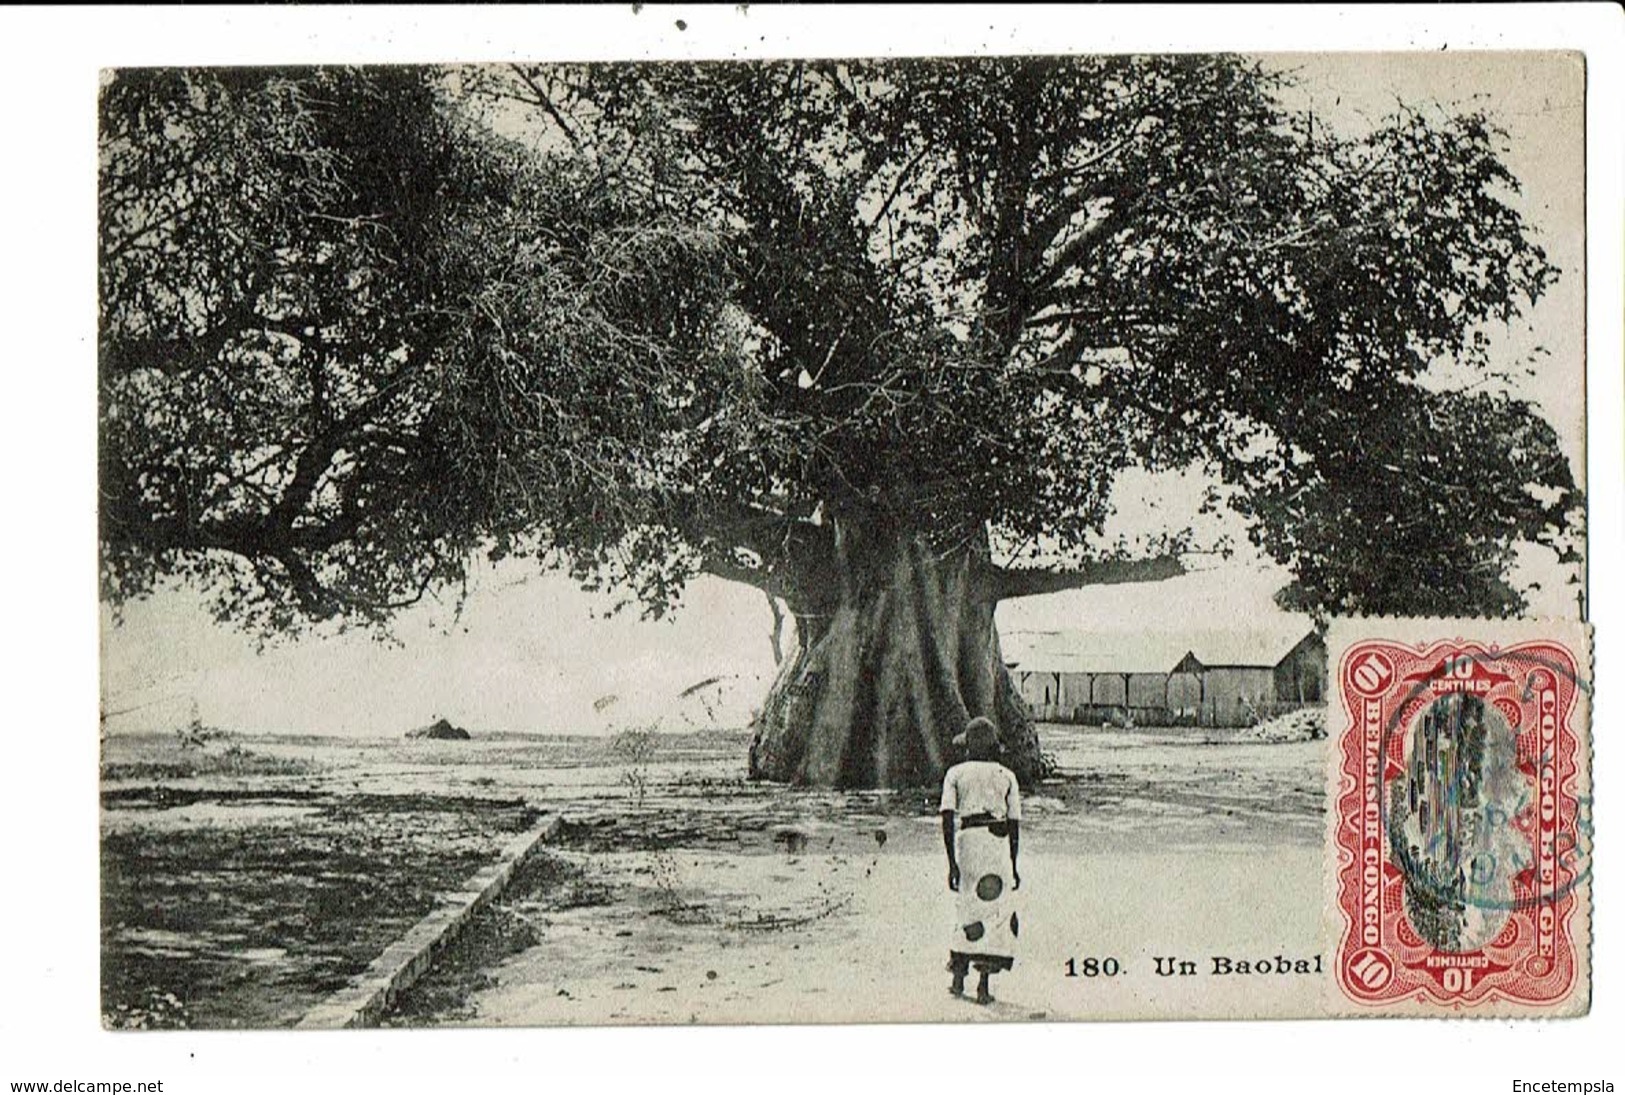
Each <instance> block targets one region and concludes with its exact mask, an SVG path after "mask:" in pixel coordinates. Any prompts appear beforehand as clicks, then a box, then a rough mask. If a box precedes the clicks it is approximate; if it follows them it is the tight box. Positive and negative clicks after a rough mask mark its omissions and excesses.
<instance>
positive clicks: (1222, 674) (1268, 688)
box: [1202, 666, 1276, 727]
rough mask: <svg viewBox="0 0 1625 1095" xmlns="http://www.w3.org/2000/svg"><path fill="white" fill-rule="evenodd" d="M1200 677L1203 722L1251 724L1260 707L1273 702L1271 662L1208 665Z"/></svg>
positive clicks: (1271, 706) (1269, 708) (1264, 708)
mask: <svg viewBox="0 0 1625 1095" xmlns="http://www.w3.org/2000/svg"><path fill="white" fill-rule="evenodd" d="M1203 681H1204V684H1205V686H1206V695H1205V697H1204V698H1203V700H1202V724H1203V725H1204V726H1232V727H1234V726H1250V725H1252V724H1253V723H1254V722H1255V721H1257V715H1258V713H1259V712H1260V711H1265V712H1273V709H1274V707H1275V706H1276V698H1275V668H1274V667H1273V666H1259V667H1254V666H1237V667H1229V666H1217V667H1209V668H1208V670H1207V672H1206V673H1205V674H1203Z"/></svg>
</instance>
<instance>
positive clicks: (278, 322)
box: [100, 69, 721, 631]
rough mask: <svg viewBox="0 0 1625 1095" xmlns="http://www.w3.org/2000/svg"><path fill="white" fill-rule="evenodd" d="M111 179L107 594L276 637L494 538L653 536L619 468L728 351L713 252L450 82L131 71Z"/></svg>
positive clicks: (381, 609)
mask: <svg viewBox="0 0 1625 1095" xmlns="http://www.w3.org/2000/svg"><path fill="white" fill-rule="evenodd" d="M101 160H102V172H101V198H100V218H101V225H100V229H101V231H100V249H101V256H100V257H101V263H100V276H101V331H100V368H101V439H100V440H101V444H100V477H101V484H100V486H101V523H102V541H103V582H104V590H105V592H106V595H107V596H108V598H109V599H110V600H112V601H114V602H117V601H120V600H122V599H124V598H126V597H128V596H131V595H134V594H138V593H141V592H144V591H146V590H147V589H149V588H150V587H151V586H152V584H153V583H154V581H156V580H157V579H158V578H159V577H160V576H163V575H179V576H181V577H183V578H186V579H189V580H192V581H195V582H198V583H200V584H204V585H207V586H209V587H211V588H213V589H214V590H215V591H216V593H217V594H218V603H217V608H218V611H219V612H220V614H221V615H222V616H224V617H230V618H233V619H236V620H238V621H242V622H247V623H249V624H250V625H252V626H256V627H260V628H263V629H266V630H273V631H274V630H286V629H288V628H291V627H294V626H297V625H298V624H299V623H301V622H304V621H308V620H321V619H328V618H333V617H343V618H347V619H348V618H359V619H363V620H370V621H382V620H384V619H386V618H387V617H388V616H389V614H390V613H392V612H393V611H395V610H397V609H399V608H401V607H403V606H405V605H406V604H409V603H411V602H413V601H415V600H416V599H418V598H420V597H421V596H422V595H423V593H424V592H425V591H426V590H427V589H429V588H431V587H432V586H434V585H436V584H440V583H447V582H455V581H457V580H458V579H459V578H461V576H462V574H463V573H464V566H465V565H466V561H467V559H468V556H469V553H470V552H471V551H474V550H476V549H486V550H493V549H494V550H504V549H506V548H508V547H511V546H512V544H514V543H515V542H517V541H519V540H524V541H525V542H526V543H529V544H531V545H533V546H534V545H541V549H543V550H545V545H547V544H549V543H551V542H552V539H553V538H566V539H568V540H569V541H570V543H571V545H572V547H574V548H576V549H577V551H578V552H580V553H581V554H582V555H584V556H590V555H591V554H592V553H593V552H594V551H595V550H597V549H599V548H602V547H604V546H606V545H608V546H610V547H614V546H617V541H618V539H619V534H620V533H621V532H622V531H624V530H625V529H626V528H628V527H631V526H632V525H633V524H641V523H642V521H641V515H639V514H636V513H624V512H623V513H620V514H619V520H620V522H621V524H620V527H619V528H617V527H616V525H615V523H614V522H612V521H608V520H604V519H603V517H604V515H605V514H606V513H609V512H612V511H615V510H616V508H617V507H619V506H622V505H623V502H624V498H625V497H626V496H627V494H628V492H627V491H626V490H625V488H624V484H623V483H620V482H614V481H609V480H606V479H604V478H602V471H603V469H604V468H605V467H616V468H618V469H619V470H620V472H621V473H622V474H626V475H632V476H636V475H637V474H639V467H640V463H639V462H640V460H641V461H643V462H644V463H647V462H648V461H649V460H651V459H652V458H653V454H652V453H651V452H650V450H649V441H648V439H647V438H646V437H645V436H644V434H643V432H642V427H643V426H644V424H645V422H646V421H647V418H648V415H647V414H642V413H640V410H641V409H642V408H643V407H645V406H648V405H651V404H653V403H654V402H655V401H656V400H657V399H658V398H660V396H661V394H662V393H665V392H670V391H672V390H674V389H681V388H682V387H684V386H685V385H686V383H687V382H688V381H687V380H686V379H685V378H684V377H683V376H682V375H681V372H682V370H685V369H689V368H693V367H695V365H696V363H697V362H699V361H700V359H701V356H702V355H700V354H696V353H691V352H688V351H689V349H690V347H691V346H697V345H700V344H701V343H707V344H708V343H710V342H713V341H715V340H714V339H712V338H711V337H710V336H709V334H707V327H708V325H709V324H711V323H712V322H713V321H714V312H715V309H714V308H707V307H706V306H704V305H703V303H702V304H701V305H700V306H698V307H692V308H691V307H689V304H690V301H689V300H688V299H687V296H686V294H685V293H684V292H683V291H682V290H681V289H680V288H679V286H681V285H683V284H685V283H690V284H694V283H697V282H696V279H703V277H707V276H708V277H710V278H712V279H713V280H714V279H716V278H718V277H720V276H721V272H720V265H719V263H718V262H716V261H714V260H713V256H714V254H715V245H714V243H713V242H712V241H710V240H709V238H708V237H705V236H703V235H701V234H697V233H695V232H694V231H692V230H691V229H690V228H688V227H687V226H684V225H680V224H677V223H675V222H673V221H672V220H671V218H669V217H667V216H664V215H663V214H662V212H661V211H660V210H658V209H653V208H650V207H648V206H646V205H639V204H638V201H639V199H638V196H637V195H635V194H632V193H630V192H625V191H618V190H613V189H608V188H605V187H602V186H594V185H592V180H590V179H585V178H582V177H581V176H580V174H579V171H578V170H577V168H576V167H575V166H574V165H572V164H571V163H569V162H555V161H551V160H548V159H547V158H545V157H543V158H537V157H534V156H531V155H529V154H527V153H524V152H522V151H521V150H519V149H517V148H515V147H513V146H512V145H511V144H510V143H508V142H505V141H502V140H499V139H497V138H495V137H493V136H492V135H490V134H489V133H487V132H485V131H484V130H483V129H481V128H479V127H477V126H474V125H472V124H470V122H469V121H468V120H467V119H466V118H465V117H463V116H462V114H461V113H460V112H459V111H457V110H456V109H455V108H454V107H453V106H452V105H451V104H450V103H449V102H448V101H447V97H446V92H445V80H444V78H443V76H442V75H441V74H439V73H434V72H426V71H422V70H411V69H404V70H402V69H397V70H379V71H368V72H360V71H353V70H341V69H334V70H302V71H296V72H287V71H177V70H166V71H140V70H135V71H125V72H119V73H117V74H116V75H115V76H114V77H113V78H112V80H111V82H110V83H108V84H107V85H106V86H105V87H104V89H103V92H102V102H101ZM678 267H680V274H679V276H678V277H676V278H673V277H671V276H670V274H671V271H672V269H673V268H678ZM711 297H712V298H713V299H714V298H715V294H714V293H713V294H711ZM475 447H477V448H479V449H480V450H481V452H482V454H483V455H484V456H485V458H486V459H487V461H488V462H489V466H490V467H492V468H494V469H496V472H497V474H496V475H495V476H494V478H493V481H491V482H482V483H481V484H480V490H479V492H475V491H472V490H470V489H468V483H467V482H466V481H465V480H464V477H463V475H462V470H463V469H464V468H465V467H466V466H468V462H467V460H466V457H467V455H468V453H469V450H470V449H471V448H475ZM514 492H521V493H523V494H524V495H525V496H526V498H527V499H528V501H529V502H530V505H529V507H528V508H527V509H525V510H524V511H523V513H524V514H525V515H528V513H529V512H532V511H535V512H539V511H542V510H545V511H546V512H548V513H549V514H550V515H551V516H550V520H549V522H548V524H547V526H546V527H542V528H532V527H528V526H524V527H522V526H520V525H517V524H515V523H514V522H513V521H511V520H505V519H504V517H505V516H513V515H516V514H520V513H521V512H522V511H521V510H519V509H514V510H511V511H509V512H507V513H506V514H505V513H504V511H502V510H501V509H500V508H498V507H497V506H496V505H494V504H493V503H494V502H496V501H503V500H506V498H507V496H508V495H509V494H511V493H514Z"/></svg>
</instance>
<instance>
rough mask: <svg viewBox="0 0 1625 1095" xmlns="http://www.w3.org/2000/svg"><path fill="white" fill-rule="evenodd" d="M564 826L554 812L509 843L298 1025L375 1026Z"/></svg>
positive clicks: (304, 1027) (313, 1027) (323, 1027)
mask: <svg viewBox="0 0 1625 1095" xmlns="http://www.w3.org/2000/svg"><path fill="white" fill-rule="evenodd" d="M563 824H564V819H563V818H562V817H560V816H558V815H556V814H555V815H554V816H553V817H551V818H549V819H547V820H546V821H544V822H542V823H541V824H540V825H537V826H536V827H535V828H534V829H531V830H530V831H529V832H527V833H525V834H524V835H523V836H520V837H518V838H516V839H515V840H513V841H512V842H511V843H509V844H508V845H507V846H505V847H504V848H503V849H502V854H501V855H500V857H499V858H498V859H497V861H496V862H495V863H494V864H492V865H491V866H489V867H487V868H485V869H484V870H483V871H480V872H479V873H478V874H476V875H475V876H474V877H472V878H470V879H469V880H468V881H467V882H466V883H464V885H463V888H462V889H461V890H458V891H457V892H456V893H452V894H448V895H447V896H446V897H444V898H442V899H441V902H440V905H439V907H437V908H435V909H434V910H432V911H431V912H430V913H429V915H427V916H425V917H424V918H423V919H422V920H419V921H418V922H417V923H416V924H414V925H413V926H412V928H411V930H409V931H408V932H407V933H406V934H405V935H403V936H401V937H400V938H399V939H397V940H395V942H393V943H391V944H390V945H389V946H388V947H386V948H385V949H384V953H382V954H380V955H379V956H378V957H377V958H374V959H373V960H372V963H371V964H370V965H369V966H368V967H367V968H366V969H365V970H363V971H362V972H361V973H360V974H359V975H358V976H357V977H356V978H355V979H354V980H353V981H351V983H350V984H349V985H347V986H345V987H344V988H342V989H339V990H338V991H337V992H335V993H334V994H333V995H332V996H329V997H328V998H327V999H326V1000H323V1001H322V1002H321V1003H320V1004H317V1005H316V1006H315V1007H314V1008H312V1009H311V1010H310V1011H309V1012H307V1013H306V1014H305V1017H304V1018H303V1019H301V1020H299V1022H298V1023H297V1024H295V1027H294V1029H295V1030H337V1029H340V1028H343V1027H371V1026H376V1025H377V1024H378V1020H379V1019H381V1018H382V1017H383V1014H384V1012H385V1011H387V1010H389V1006H390V1005H391V1004H393V1003H394V1002H395V1001H396V1000H397V999H399V998H400V995H401V993H403V992H405V991H406V990H407V989H408V988H409V987H410V986H411V985H412V984H413V983H414V982H415V981H417V979H418V978H420V977H422V976H423V975H424V974H425V973H426V972H428V969H429V965H430V963H431V962H433V961H434V957H435V955H437V954H439V953H440V952H441V951H442V950H444V949H445V948H446V947H447V946H448V945H450V943H451V942H452V941H453V940H454V939H456V938H457V936H458V935H459V934H461V933H462V930H463V929H464V928H465V927H466V926H467V925H468V922H469V921H470V920H472V919H473V917H474V914H475V913H477V912H479V911H480V910H481V909H483V908H485V907H486V906H487V905H489V904H490V903H491V902H493V901H495V900H496V899H497V898H498V897H500V896H502V892H503V891H504V890H506V889H507V888H508V883H509V882H511V881H512V880H513V876H514V872H516V871H517V870H518V869H519V868H520V867H521V866H523V865H524V863H525V861H526V860H528V859H529V858H530V857H531V856H532V855H534V854H535V853H536V850H537V849H538V848H540V847H541V846H542V845H543V844H545V843H547V842H548V841H549V840H552V839H553V838H554V837H555V836H557V835H558V832H559V829H560V827H561V826H562V825H563Z"/></svg>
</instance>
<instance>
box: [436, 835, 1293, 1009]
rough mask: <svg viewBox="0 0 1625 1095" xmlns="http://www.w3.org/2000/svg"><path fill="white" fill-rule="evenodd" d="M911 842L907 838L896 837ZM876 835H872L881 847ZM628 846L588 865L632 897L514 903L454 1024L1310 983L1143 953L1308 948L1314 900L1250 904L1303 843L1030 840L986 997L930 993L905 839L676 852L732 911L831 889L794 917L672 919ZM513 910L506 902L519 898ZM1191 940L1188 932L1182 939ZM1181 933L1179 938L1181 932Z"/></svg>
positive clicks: (1105, 1004)
mask: <svg viewBox="0 0 1625 1095" xmlns="http://www.w3.org/2000/svg"><path fill="white" fill-rule="evenodd" d="M906 843H907V844H908V845H924V844H925V843H926V840H925V839H923V836H922V837H920V838H917V839H913V840H909V841H907V842H906ZM889 848H890V844H888V849H889ZM641 858H643V857H642V856H639V855H636V854H634V855H620V856H603V857H600V858H599V860H598V862H597V864H596V867H597V869H598V870H599V871H601V872H602V876H603V877H604V878H606V879H608V880H610V881H611V883H612V884H613V885H616V886H617V888H618V889H620V891H621V892H622V893H623V894H626V893H631V894H633V895H635V897H634V898H633V899H632V900H629V901H628V900H621V901H618V902H617V903H616V904H614V905H611V906H607V907H598V908H590V907H589V908H579V909H573V910H566V911H562V912H552V913H536V914H531V915H532V916H533V917H534V919H533V923H538V926H539V931H538V935H539V937H540V939H539V942H538V943H537V945H536V946H534V947H532V948H530V949H529V950H526V951H524V952H523V953H521V954H519V955H517V956H515V957H513V958H511V959H509V960H508V961H507V962H505V963H502V964H501V965H500V966H499V967H498V968H496V969H495V970H494V971H492V974H491V976H492V978H493V980H494V982H495V983H494V984H493V985H491V986H490V987H488V988H486V989H484V990H482V991H480V992H477V993H475V994H474V995H473V996H472V998H471V999H470V1001H469V1003H470V1005H471V1006H472V1009H473V1012H474V1014H473V1015H472V1016H470V1017H468V1018H465V1019H462V1020H460V1022H464V1023H468V1024H471V1025H516V1026H538V1025H552V1024H573V1023H579V1024H597V1023H638V1022H649V1023H762V1022H777V1023H788V1022H826V1021H827V1022H841V1021H845V1022H859V1021H873V1022H909V1021H926V1022H928V1021H938V1020H999V1019H1085V1018H1112V1017H1118V1018H1128V1017H1133V1016H1143V1015H1147V1014H1187V1015H1188V1014H1195V1013H1199V1012H1200V1013H1206V1014H1215V1013H1233V1014H1245V1015H1257V1016H1268V1015H1288V1014H1293V1013H1298V1014H1302V1013H1303V1012H1304V1011H1305V1010H1306V1005H1305V1000H1306V999H1312V998H1314V997H1315V995H1316V994H1317V993H1318V992H1319V990H1320V988H1321V987H1322V986H1321V983H1320V982H1318V981H1313V980H1312V979H1307V978H1294V977H1290V976H1269V977H1256V976H1254V977H1249V978H1240V977H1234V976H1233V977H1231V978H1229V979H1223V978H1214V977H1211V976H1197V977H1160V976H1157V975H1156V974H1155V973H1154V972H1153V969H1154V967H1153V962H1152V959H1153V957H1154V956H1157V955H1164V956H1170V957H1172V956H1181V957H1186V958H1191V959H1195V960H1197V961H1198V962H1199V963H1200V964H1201V965H1202V966H1203V968H1204V972H1205V970H1206V968H1207V967H1208V966H1209V965H1210V962H1209V959H1208V957H1207V955H1208V954H1210V953H1215V954H1229V955H1240V956H1244V957H1249V958H1267V957H1273V956H1274V955H1275V954H1277V953H1282V952H1290V953H1293V954H1294V955H1312V954H1313V953H1315V952H1317V951H1318V950H1319V949H1320V943H1319V930H1320V907H1319V904H1318V902H1316V901H1313V900H1309V901H1305V900H1287V901H1279V902H1271V901H1265V902H1261V901H1259V900H1258V893H1257V888H1258V886H1259V883H1260V881H1261V879H1262V878H1264V877H1266V876H1267V875H1269V874H1271V873H1275V872H1282V873H1288V874H1297V875H1300V876H1303V877H1318V873H1319V856H1318V854H1317V853H1316V852H1314V851H1313V850H1310V849H1303V848H1293V849H1290V850H1288V851H1287V852H1285V853H1284V854H1276V855H1273V856H1266V855H1264V854H1263V853H1261V852H1260V851H1249V852H1241V853H1235V852H1231V853H1215V854H1207V855H1202V854H1192V853H1172V854H1162V855H1132V854H1130V855H1125V856H1120V857H1108V856H1075V855H1068V854H1066V853H1065V852H1064V851H1063V852H1057V851H1056V850H1054V849H1045V848H1043V847H1042V845H1041V844H1040V845H1038V846H1035V847H1034V849H1033V851H1032V853H1031V855H1030V856H1028V857H1026V862H1025V863H1024V865H1023V871H1022V875H1023V879H1024V885H1023V894H1024V900H1023V903H1022V906H1021V908H1022V925H1023V944H1024V946H1023V952H1022V957H1021V958H1020V960H1019V961H1018V963H1017V966H1016V968H1015V969H1014V970H1013V971H1011V972H1010V973H1009V974H1004V975H1000V976H999V977H997V978H996V979H995V981H994V989H995V995H996V996H997V998H998V1002H997V1003H996V1004H995V1005H993V1006H992V1007H987V1008H984V1007H978V1006H977V1005H975V1004H973V1003H968V1002H966V1001H963V1000H955V999H953V998H951V997H950V996H949V995H948V994H947V991H946V989H947V984H948V976H947V974H946V972H944V970H943V963H944V960H945V959H946V948H947V939H948V929H949V921H950V913H951V904H950V902H949V900H948V897H947V893H946V887H945V885H944V882H943V879H942V877H941V876H942V873H943V871H942V863H941V855H940V853H938V854H931V853H930V852H929V850H928V849H926V848H924V847H919V848H917V849H915V848H910V849H908V850H905V849H896V850H889V851H886V852H882V853H881V854H879V855H877V856H876V857H874V859H873V860H871V861H870V862H869V863H865V864H862V865H861V869H860V865H859V862H858V861H857V860H846V861H845V862H833V861H832V859H833V857H822V856H804V857H797V858H786V859H784V860H774V859H772V858H770V857H751V858H748V859H741V857H737V856H733V857H730V856H726V855H719V854H706V855H686V856H683V857H682V858H681V861H680V866H679V868H678V869H679V872H680V875H681V878H682V887H681V892H683V893H685V894H692V895H704V897H705V899H706V900H707V901H708V902H709V905H708V907H709V908H711V909H713V910H714V909H716V908H717V907H718V906H719V905H721V906H722V907H724V908H737V909H740V910H741V911H743V910H747V909H748V908H749V906H750V902H751V901H752V900H753V899H756V898H757V897H758V896H759V895H760V894H762V893H764V892H772V893H775V895H776V896H777V897H778V898H779V899H780V900H781V901H782V900H792V901H793V899H794V896H795V891H798V890H800V891H805V890H808V889H810V888H812V887H811V886H810V884H811V883H813V882H814V881H815V880H816V882H817V883H819V884H820V885H819V886H818V890H819V891H820V892H818V893H816V894H809V895H808V898H807V900H805V901H804V902H803V905H804V907H812V908H821V907H823V905H822V902H823V901H824V900H825V895H826V894H829V893H834V894H836V895H837V896H838V899H839V898H844V897H849V898H850V902H849V903H848V904H844V905H842V906H841V907H839V908H838V909H837V910H836V911H834V912H832V913H831V914H830V915H828V916H824V917H820V918H817V919H815V920H814V921H812V922H811V923H808V924H805V925H801V926H798V927H793V928H786V929H777V930H755V929H752V928H751V927H750V926H749V919H748V913H745V915H744V916H743V917H741V919H739V920H737V921H735V922H732V923H729V922H727V921H726V920H723V921H722V922H715V921H707V922H702V923H683V922H681V921H682V918H681V917H675V918H674V917H672V916H670V915H669V914H667V913H666V912H665V911H664V910H662V908H661V898H662V895H661V894H660V893H659V892H658V891H656V890H655V889H654V888H653V887H651V886H648V885H645V884H641V882H640V875H639V872H640V871H642V870H645V869H646V867H645V866H644V864H642V863H640V862H639V860H640V859H641ZM519 908H520V911H523V906H522V905H521V906H520V907H519ZM1197 940H1200V941H1201V942H1202V944H1203V945H1202V946H1200V947H1195V946H1191V945H1190V944H1192V943H1193V942H1194V941H1197ZM1181 942H1183V943H1185V944H1186V945H1185V946H1183V947H1182V946H1181V945H1180V944H1181ZM1089 957H1093V958H1096V959H1104V958H1107V957H1113V958H1115V959H1116V960H1117V961H1118V963H1119V964H1120V969H1121V972H1120V973H1119V974H1118V975H1117V976H1115V977H1104V976H1101V977H1095V978H1088V977H1084V976H1075V977H1068V976H1066V972H1067V967H1066V963H1067V960H1068V958H1072V959H1074V960H1075V961H1074V968H1077V964H1078V963H1081V962H1082V961H1083V960H1084V959H1085V958H1089ZM1084 968H1088V967H1084Z"/></svg>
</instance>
